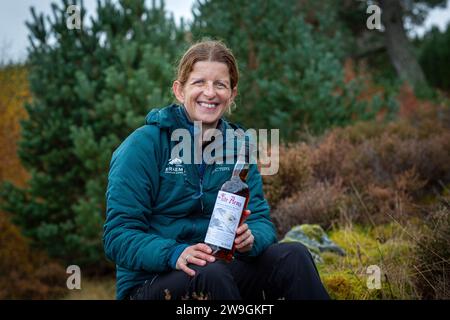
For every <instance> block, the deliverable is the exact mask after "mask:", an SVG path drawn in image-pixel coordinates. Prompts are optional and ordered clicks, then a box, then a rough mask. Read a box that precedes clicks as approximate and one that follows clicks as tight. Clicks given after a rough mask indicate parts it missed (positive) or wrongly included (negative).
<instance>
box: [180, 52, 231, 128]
mask: <svg viewBox="0 0 450 320" xmlns="http://www.w3.org/2000/svg"><path fill="white" fill-rule="evenodd" d="M173 91H174V94H175V96H176V98H177V99H178V101H180V102H181V103H183V104H184V106H185V107H186V111H187V113H188V115H189V118H190V119H191V120H192V121H202V125H203V127H206V128H215V127H216V126H217V123H218V121H219V119H220V118H221V117H222V115H223V113H224V112H225V110H227V108H228V106H229V105H230V103H231V102H232V101H233V99H234V97H235V96H236V93H237V89H236V88H231V85H230V74H229V71H228V66H227V65H226V64H225V63H222V62H211V61H199V62H196V63H195V64H194V66H193V69H192V71H191V73H190V75H189V77H188V79H187V81H186V83H185V85H184V86H182V85H181V83H180V82H179V81H175V82H174V83H173Z"/></svg>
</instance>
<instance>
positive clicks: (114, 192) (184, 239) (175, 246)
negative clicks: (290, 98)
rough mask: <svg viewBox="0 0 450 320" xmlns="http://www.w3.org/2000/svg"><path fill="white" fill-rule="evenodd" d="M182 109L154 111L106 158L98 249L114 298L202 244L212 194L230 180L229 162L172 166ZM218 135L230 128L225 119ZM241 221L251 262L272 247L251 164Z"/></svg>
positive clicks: (264, 204) (259, 187)
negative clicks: (249, 239) (112, 277)
mask: <svg viewBox="0 0 450 320" xmlns="http://www.w3.org/2000/svg"><path fill="white" fill-rule="evenodd" d="M191 126H192V124H191V123H190V122H189V120H188V119H187V117H186V115H185V111H184V107H183V106H179V105H175V104H174V105H170V106H167V107H165V108H163V109H155V110H152V111H151V112H150V113H149V114H148V115H147V118H146V125H144V126H142V127H140V128H138V129H136V130H135V131H134V132H133V133H131V134H130V135H129V136H128V137H127V138H126V139H125V141H124V142H123V143H122V144H121V145H120V146H119V147H118V148H117V150H116V151H115V152H114V153H113V155H112V160H111V164H110V171H109V176H108V188H107V192H106V205H107V209H106V222H105V225H104V234H103V243H104V248H105V254H106V256H107V257H108V258H109V259H110V260H112V261H113V262H114V263H115V264H116V267H117V279H116V281H117V298H118V299H123V298H125V297H126V296H127V294H128V293H129V291H130V290H131V289H132V288H133V287H135V286H136V285H139V284H141V283H143V282H145V281H146V280H151V279H152V278H153V277H154V276H155V275H156V274H158V273H161V272H166V271H169V270H172V269H173V268H174V265H175V263H174V261H175V262H176V259H177V258H178V256H179V255H180V254H181V252H182V251H183V249H184V248H185V247H186V246H188V245H191V244H195V243H199V242H203V240H204V238H205V235H206V230H207V228H208V224H209V220H210V217H211V213H212V211H213V207H214V204H215V200H216V196H217V193H218V191H219V189H220V187H221V186H222V184H223V183H224V182H225V181H227V180H228V179H230V177H231V173H232V170H233V165H232V164H225V163H224V164H212V165H206V167H204V172H203V176H202V174H201V171H199V170H198V167H199V166H198V165H196V164H180V163H173V161H170V155H171V149H172V147H173V146H174V145H176V144H178V143H179V142H178V141H171V133H172V132H173V130H175V129H177V128H186V129H189V128H191ZM220 128H221V130H225V129H236V128H237V127H236V126H235V125H233V124H230V123H228V122H227V121H225V120H224V119H221V121H220ZM247 184H248V186H249V188H250V201H249V204H248V209H250V210H251V215H250V217H249V218H248V219H247V224H248V225H249V227H250V229H251V230H252V233H253V235H254V237H255V242H254V246H253V249H252V250H251V251H250V252H248V253H247V254H246V255H248V256H257V255H259V254H260V253H261V252H262V251H263V250H265V249H266V248H267V247H268V246H269V245H270V244H272V243H274V242H276V236H275V228H274V226H273V224H272V222H271V219H270V217H269V212H270V209H269V205H268V203H267V201H266V200H265V199H264V194H263V190H262V180H261V176H260V174H259V172H258V169H257V167H256V165H251V166H250V170H249V174H248V178H247Z"/></svg>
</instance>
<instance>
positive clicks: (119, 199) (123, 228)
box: [103, 127, 179, 272]
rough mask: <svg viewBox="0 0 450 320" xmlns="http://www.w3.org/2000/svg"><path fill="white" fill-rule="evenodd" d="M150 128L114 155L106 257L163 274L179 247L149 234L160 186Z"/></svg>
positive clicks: (107, 221) (133, 135)
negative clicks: (154, 201) (153, 208)
mask: <svg viewBox="0 0 450 320" xmlns="http://www.w3.org/2000/svg"><path fill="white" fill-rule="evenodd" d="M155 145H156V143H155V142H154V141H153V139H152V134H151V132H149V129H148V127H147V128H145V127H143V128H140V129H138V130H136V131H135V132H133V133H132V134H131V135H130V136H129V137H128V138H127V139H126V140H125V141H124V142H123V143H122V144H121V145H120V146H119V148H118V149H117V150H116V151H115V152H114V153H113V156H112V159H111V165H110V171H109V175H108V187H107V191H106V222H105V225H104V229H103V230H104V233H103V244H104V249H105V254H106V256H107V257H108V258H109V259H111V260H112V261H114V262H115V263H116V264H117V265H119V266H122V267H125V268H127V269H131V270H146V271H148V272H162V271H165V270H168V269H169V267H170V266H169V259H170V256H171V255H172V253H173V252H174V250H175V249H176V247H177V246H178V245H179V243H177V242H176V241H175V240H173V239H166V238H163V237H161V236H159V235H157V234H154V233H151V232H150V225H149V217H150V216H151V214H152V208H151V206H152V199H154V198H155V196H156V192H157V190H158V186H159V170H158V164H157V159H158V158H159V157H158V156H157V154H158V152H159V150H158V149H157V146H156V147H155Z"/></svg>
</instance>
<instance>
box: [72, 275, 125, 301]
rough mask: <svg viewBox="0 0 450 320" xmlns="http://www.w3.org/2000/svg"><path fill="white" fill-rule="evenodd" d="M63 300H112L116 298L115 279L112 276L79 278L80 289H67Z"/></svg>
mask: <svg viewBox="0 0 450 320" xmlns="http://www.w3.org/2000/svg"><path fill="white" fill-rule="evenodd" d="M67 291H68V293H67V295H66V296H65V297H64V298H63V299H64V300H114V299H115V298H116V281H115V279H114V278H111V279H109V278H104V279H86V278H81V289H79V290H77V289H74V290H69V289H67Z"/></svg>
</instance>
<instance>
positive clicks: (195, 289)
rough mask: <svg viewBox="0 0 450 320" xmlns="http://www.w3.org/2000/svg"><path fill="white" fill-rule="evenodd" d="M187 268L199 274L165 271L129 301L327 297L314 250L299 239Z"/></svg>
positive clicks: (133, 294) (139, 288)
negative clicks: (245, 255)
mask: <svg viewBox="0 0 450 320" xmlns="http://www.w3.org/2000/svg"><path fill="white" fill-rule="evenodd" d="M189 267H190V268H191V269H194V270H195V272H196V274H195V276H193V277H191V276H188V275H187V274H186V273H184V272H183V271H180V270H174V271H170V272H167V273H161V274H159V275H158V276H156V277H155V278H153V279H151V280H148V281H146V282H145V283H144V284H143V285H142V286H139V287H138V288H136V289H134V290H133V291H132V293H131V295H130V299H133V300H164V299H172V300H178V299H202V298H206V299H208V300H242V299H245V300H273V299H286V300H303V299H329V296H328V293H327V292H326V290H325V288H324V286H323V285H322V282H321V280H320V277H319V274H318V272H317V269H316V266H315V264H314V260H313V258H312V257H311V254H310V253H309V251H308V250H307V249H306V247H305V246H303V245H302V244H300V243H294V242H292V243H277V244H273V245H271V246H270V247H269V248H267V250H265V251H264V252H263V253H262V254H261V255H260V256H258V257H256V258H246V259H234V260H233V261H232V262H230V263H226V262H223V261H220V260H216V261H215V262H213V263H209V264H207V265H205V266H197V265H193V264H191V265H190V266H189Z"/></svg>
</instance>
